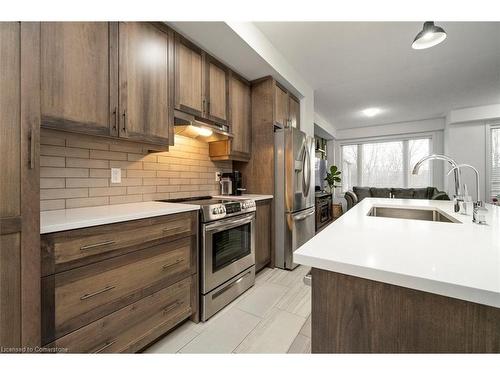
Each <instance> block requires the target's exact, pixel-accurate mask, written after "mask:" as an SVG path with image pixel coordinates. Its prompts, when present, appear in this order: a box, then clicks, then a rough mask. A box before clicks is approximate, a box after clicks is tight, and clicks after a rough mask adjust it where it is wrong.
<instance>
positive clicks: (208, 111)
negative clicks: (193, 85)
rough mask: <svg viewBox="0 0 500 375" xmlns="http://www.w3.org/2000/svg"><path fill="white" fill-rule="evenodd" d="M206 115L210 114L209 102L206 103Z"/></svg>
mask: <svg viewBox="0 0 500 375" xmlns="http://www.w3.org/2000/svg"><path fill="white" fill-rule="evenodd" d="M207 114H208V115H209V114H210V100H208V101H207Z"/></svg>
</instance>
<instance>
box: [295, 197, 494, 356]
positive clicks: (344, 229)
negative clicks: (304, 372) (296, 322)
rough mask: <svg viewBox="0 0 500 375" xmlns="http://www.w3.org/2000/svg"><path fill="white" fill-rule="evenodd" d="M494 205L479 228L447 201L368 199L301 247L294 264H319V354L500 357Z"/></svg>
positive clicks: (315, 335)
mask: <svg viewBox="0 0 500 375" xmlns="http://www.w3.org/2000/svg"><path fill="white" fill-rule="evenodd" d="M373 207H390V208H396V209H398V208H402V209H404V210H406V209H412V210H420V211H426V210H433V211H436V213H437V214H438V215H437V216H438V217H441V218H444V219H442V221H432V219H431V221H428V220H415V219H403V218H390V217H376V216H370V214H372V213H373V210H372V209H373ZM487 208H488V214H487V216H486V219H487V224H486V225H478V224H474V223H472V216H471V215H460V214H456V213H454V212H453V207H452V202H449V201H427V200H404V199H381V198H366V199H364V200H363V201H362V202H360V203H359V204H358V205H356V206H355V207H353V208H352V209H351V210H349V211H348V212H347V213H346V214H345V215H343V216H342V217H341V218H340V219H338V220H337V221H335V222H334V223H332V224H331V225H329V226H328V227H327V228H326V229H324V230H323V231H322V232H321V233H319V234H318V235H317V236H315V237H314V238H312V239H311V240H310V241H308V242H307V243H306V244H304V245H303V246H302V247H301V248H299V249H298V250H297V251H296V252H295V254H294V261H295V262H296V263H299V264H303V265H307V266H310V267H312V268H313V270H312V351H313V352H315V353H322V352H323V353H324V352H343V353H345V352H348V353H349V352H350V353H352V352H365V353H367V352H377V353H395V352H429V353H430V352H500V231H499V229H500V209H499V208H498V207H494V206H490V205H488V206H487ZM431 217H432V216H431ZM435 217H436V215H435Z"/></svg>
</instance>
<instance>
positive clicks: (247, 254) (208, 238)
mask: <svg viewBox="0 0 500 375" xmlns="http://www.w3.org/2000/svg"><path fill="white" fill-rule="evenodd" d="M170 202H172V200H170ZM175 202H177V203H188V204H198V205H200V207H201V209H200V237H201V238H200V249H201V252H200V253H201V257H200V258H201V259H200V270H201V279H200V290H201V304H200V306H201V320H202V321H205V320H207V319H209V318H210V317H211V316H212V315H214V314H215V313H216V312H217V311H219V310H220V309H222V308H223V307H224V306H226V305H227V304H228V303H230V302H231V301H233V300H234V299H235V298H236V297H238V296H239V295H240V294H242V293H243V292H244V291H246V290H247V289H248V288H250V287H251V286H252V285H254V283H255V201H253V200H231V199H230V198H228V199H212V198H211V197H199V198H191V199H182V200H175Z"/></svg>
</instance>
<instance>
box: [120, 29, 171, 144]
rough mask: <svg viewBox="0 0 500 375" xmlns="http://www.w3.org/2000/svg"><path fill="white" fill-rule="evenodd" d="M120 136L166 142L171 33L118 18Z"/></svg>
mask: <svg viewBox="0 0 500 375" xmlns="http://www.w3.org/2000/svg"><path fill="white" fill-rule="evenodd" d="M119 38H120V56H119V72H120V95H119V102H120V116H121V118H120V124H121V125H120V137H124V138H128V139H130V140H134V141H140V142H147V143H154V144H160V145H162V144H164V145H168V144H169V137H170V126H171V125H173V109H172V104H173V97H172V94H173V92H172V89H171V88H170V85H172V84H173V82H172V81H171V75H170V74H169V69H170V64H171V63H170V60H171V56H170V55H171V51H170V48H169V47H170V44H171V43H172V40H171V39H172V33H171V32H170V31H168V32H164V31H162V30H160V29H158V28H157V27H155V26H153V25H151V24H148V23H143V22H120V25H119Z"/></svg>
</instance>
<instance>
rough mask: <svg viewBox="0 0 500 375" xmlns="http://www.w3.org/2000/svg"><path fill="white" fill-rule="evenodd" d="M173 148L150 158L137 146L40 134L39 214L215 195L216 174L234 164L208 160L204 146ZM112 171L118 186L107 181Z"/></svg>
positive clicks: (191, 143) (185, 143)
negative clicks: (119, 172) (118, 171)
mask: <svg viewBox="0 0 500 375" xmlns="http://www.w3.org/2000/svg"><path fill="white" fill-rule="evenodd" d="M175 143H176V145H175V146H171V147H170V150H169V151H168V152H155V153H148V152H147V151H145V150H147V149H148V147H147V146H146V145H144V144H141V143H134V142H129V141H121V140H116V139H106V138H99V137H92V136H86V135H77V134H71V133H64V132H57V131H53V130H46V129H42V134H41V164H42V165H41V168H40V176H41V178H40V188H41V190H40V199H41V202H40V204H41V209H42V211H46V210H56V209H62V208H76V207H88V206H99V205H107V204H120V203H131V202H141V201H148V200H155V199H174V198H185V197H194V196H200V195H215V194H218V192H219V189H220V187H219V183H218V182H216V181H215V180H214V172H215V171H219V170H220V171H224V172H225V171H231V170H232V163H231V162H230V161H218V162H213V161H211V160H210V158H209V156H208V144H206V143H203V142H199V141H196V140H193V139H190V138H185V137H180V136H176V139H175ZM110 168H121V170H122V182H121V183H119V184H112V183H111V182H110Z"/></svg>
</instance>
